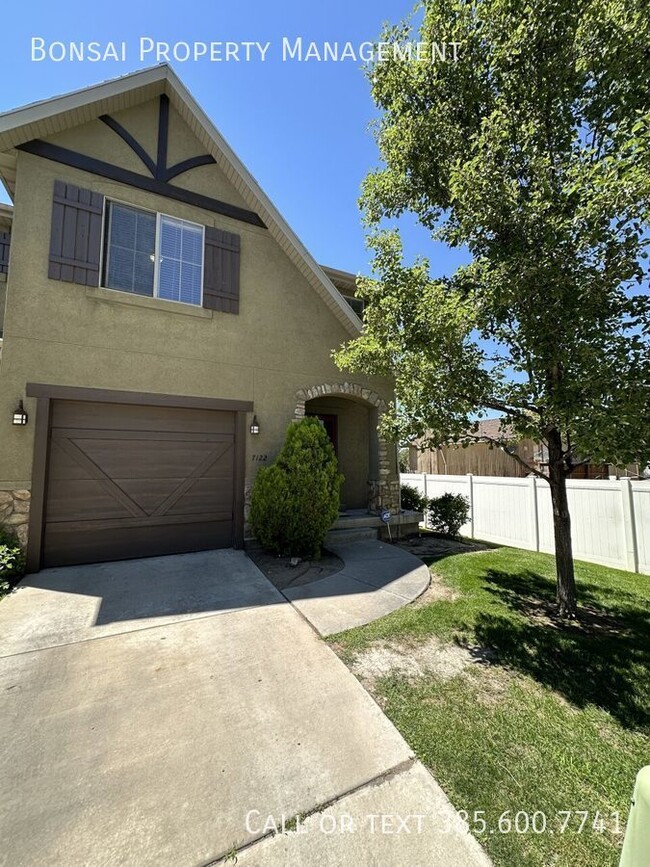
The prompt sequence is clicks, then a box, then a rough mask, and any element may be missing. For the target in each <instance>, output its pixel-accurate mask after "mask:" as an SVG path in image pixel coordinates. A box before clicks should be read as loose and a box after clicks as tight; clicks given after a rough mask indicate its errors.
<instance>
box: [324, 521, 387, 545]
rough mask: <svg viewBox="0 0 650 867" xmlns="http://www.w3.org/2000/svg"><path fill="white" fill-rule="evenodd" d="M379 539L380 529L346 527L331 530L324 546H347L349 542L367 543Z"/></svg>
mask: <svg viewBox="0 0 650 867" xmlns="http://www.w3.org/2000/svg"><path fill="white" fill-rule="evenodd" d="M335 526H336V525H335ZM378 538H379V528H378V527H345V528H343V529H339V530H336V529H334V530H330V531H329V533H328V534H327V536H325V542H324V543H323V544H324V545H325V547H326V548H327V547H328V546H329V545H346V544H347V543H348V542H366V541H368V539H378Z"/></svg>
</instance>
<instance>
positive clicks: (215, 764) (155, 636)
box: [0, 551, 488, 867]
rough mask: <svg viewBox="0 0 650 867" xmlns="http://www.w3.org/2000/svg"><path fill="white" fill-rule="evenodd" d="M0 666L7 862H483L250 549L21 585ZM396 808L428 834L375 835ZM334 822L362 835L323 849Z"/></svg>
mask: <svg viewBox="0 0 650 867" xmlns="http://www.w3.org/2000/svg"><path fill="white" fill-rule="evenodd" d="M0 657H1V658H0V696H1V697H2V701H1V708H0V731H2V739H1V740H0V781H1V782H0V786H1V792H0V840H2V845H1V847H0V863H2V864H6V865H11V867H21V865H30V867H31V865H40V864H48V865H66V867H67V865H85V867H90V865H114V864H115V865H117V864H137V865H148V864H156V865H167V864H169V865H175V867H183V865H189V867H195V865H206V864H211V863H215V862H218V861H219V860H220V859H223V858H226V857H227V856H228V854H229V853H230V852H231V851H232V850H233V848H237V849H240V850H242V851H240V853H239V858H240V863H246V864H258V863H259V864H262V863H264V864H274V863H277V864H289V863H291V864H311V863H313V864H317V863H318V864H324V863H332V864H346V863H350V864H353V863H354V864H374V863H377V864H379V863H382V864H384V865H391V864H395V865H398V864H400V865H401V864H404V863H409V864H410V865H418V864H423V865H424V864H432V863H444V864H446V865H451V867H453V865H465V864H467V865H481V864H487V863H488V861H487V859H486V858H485V856H484V855H483V853H482V851H481V850H480V849H479V847H478V845H477V844H476V843H475V841H474V840H473V838H471V837H470V836H469V835H468V834H466V833H465V832H464V830H462V829H458V828H453V829H452V830H451V832H450V831H449V829H448V828H447V829H446V830H445V831H441V830H440V829H439V828H434V824H435V822H436V821H437V820H440V821H441V822H442V823H443V825H445V826H448V825H449V819H450V817H453V811H452V810H451V807H450V805H449V803H448V801H447V800H446V798H445V797H444V795H443V794H442V792H441V790H440V789H439V787H438V786H437V784H436V783H435V781H434V780H433V779H432V778H431V777H430V775H428V773H427V772H426V771H425V770H424V768H422V766H421V765H419V764H418V763H417V762H415V761H414V759H413V756H412V754H411V751H410V749H409V747H408V746H407V745H406V743H405V742H404V740H403V739H402V738H401V736H400V735H399V734H398V732H397V731H396V730H395V729H394V727H393V726H392V724H391V723H390V722H389V721H388V720H387V719H386V717H385V716H384V715H383V714H382V712H381V711H380V709H379V708H378V706H377V705H376V704H375V703H374V701H373V700H372V699H371V698H370V696H369V695H368V694H367V693H366V692H365V690H364V689H363V688H362V687H361V685H360V684H359V683H358V681H357V680H356V679H355V678H354V677H353V676H352V674H350V672H349V671H348V670H347V669H346V668H345V666H344V665H343V664H342V663H341V662H340V660H338V658H337V657H336V656H335V654H334V653H333V652H332V651H331V650H330V649H329V648H328V647H327V645H326V644H324V643H323V642H322V640H321V639H320V638H319V637H318V636H317V635H316V633H315V632H314V631H313V629H312V627H311V626H309V625H308V624H307V622H306V621H305V620H304V619H303V618H302V617H301V615H300V614H299V613H298V612H297V611H296V610H295V609H294V608H293V607H292V606H291V605H290V604H289V603H288V602H286V600H285V599H284V598H283V597H282V596H281V595H280V594H279V593H278V592H277V591H276V590H275V589H274V588H273V587H272V586H271V584H270V583H269V582H268V581H267V580H266V579H265V578H264V577H263V576H262V574H261V573H260V572H259V571H258V569H257V568H256V567H255V566H254V565H253V563H252V562H251V561H250V560H249V559H248V558H247V557H246V556H245V555H244V554H243V553H242V552H235V551H213V552H206V553H198V554H190V555H179V556H176V557H165V558H152V559H148V560H141V561H130V562H124V563H112V564H101V565H95V566H77V567H69V568H64V569H63V568H61V569H50V570H46V571H43V572H41V573H39V574H38V575H35V576H31V577H30V578H28V579H27V580H26V581H25V582H23V584H22V585H21V587H20V588H19V589H18V590H17V591H16V592H15V593H14V594H12V595H11V596H10V597H8V598H7V599H5V600H4V601H3V602H2V603H0ZM404 811H407V812H409V813H413V812H420V813H427V814H430V816H431V822H430V823H429V822H427V823H426V828H425V831H424V833H423V832H422V830H420V832H419V833H418V834H417V835H413V834H411V835H409V836H405V835H402V836H400V837H397V836H394V835H393V834H390V833H389V834H386V833H385V832H383V831H382V832H381V833H377V828H376V827H375V828H374V829H373V830H372V832H371V830H370V828H369V826H368V819H367V816H368V814H369V813H373V814H374V813H377V814H381V815H383V814H397V815H399V814H400V812H404ZM309 813H311V814H312V816H311V817H310V820H309V822H308V821H305V822H304V823H302V822H301V821H298V822H297V823H296V821H295V817H296V816H297V815H298V814H300V815H301V816H303V815H305V814H309ZM327 814H330V815H332V814H334V815H336V816H343V815H348V814H349V815H351V816H352V817H354V821H355V822H356V825H357V826H358V827H356V829H355V830H354V831H350V830H349V822H348V831H346V835H343V833H342V832H341V834H337V835H336V839H335V840H334V839H333V838H332V837H331V836H329V835H330V834H331V832H328V830H327V828H329V824H328V825H327V827H326V829H325V830H324V829H323V828H322V827H320V822H317V818H318V817H319V816H326V815H327ZM269 817H271V819H269ZM283 817H284V819H285V822H288V823H289V828H285V829H284V830H285V832H286V833H280V834H278V835H274V834H273V831H274V830H275V828H277V829H278V830H280V831H282V828H281V825H282V819H283ZM292 817H294V821H293V822H290V821H289V820H290V819H291V818H292ZM420 824H421V823H420ZM430 824H431V827H430ZM273 826H275V827H273ZM310 828H311V831H309V829H310ZM310 833H311V838H310V836H309V834H310ZM242 847H243V849H242Z"/></svg>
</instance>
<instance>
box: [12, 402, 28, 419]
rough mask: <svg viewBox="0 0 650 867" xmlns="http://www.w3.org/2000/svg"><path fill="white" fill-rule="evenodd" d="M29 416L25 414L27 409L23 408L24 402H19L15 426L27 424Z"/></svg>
mask: <svg viewBox="0 0 650 867" xmlns="http://www.w3.org/2000/svg"><path fill="white" fill-rule="evenodd" d="M28 418H29V416H28V415H27V413H26V412H25V407H24V406H23V402H22V400H19V401H18V406H17V407H16V409H15V410H14V416H13V419H12V421H13V423H14V424H27V420H28Z"/></svg>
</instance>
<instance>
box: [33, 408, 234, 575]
mask: <svg viewBox="0 0 650 867" xmlns="http://www.w3.org/2000/svg"><path fill="white" fill-rule="evenodd" d="M235 417H236V416H235V413H234V412H220V411H215V410H205V409H184V408H179V407H168V406H140V405H131V404H113V403H91V402H86V401H74V400H54V401H53V402H52V415H51V428H50V444H49V461H48V474H47V486H46V500H45V528H44V538H43V565H44V566H59V565H65V564H72V563H92V562H96V561H100V560H119V559H125V558H130V557H148V556H155V555H158V554H171V553H181V552H186V551H199V550H206V549H210V548H223V547H229V546H230V545H232V544H233V509H234V473H235Z"/></svg>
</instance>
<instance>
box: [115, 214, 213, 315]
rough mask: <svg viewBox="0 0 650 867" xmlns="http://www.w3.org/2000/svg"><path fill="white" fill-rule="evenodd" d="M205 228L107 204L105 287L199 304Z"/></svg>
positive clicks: (167, 217) (185, 221)
mask: <svg viewBox="0 0 650 867" xmlns="http://www.w3.org/2000/svg"><path fill="white" fill-rule="evenodd" d="M203 236H204V227H203V226H201V225H199V224H198V223H190V222H188V221H187V220H179V219H178V218H177V217H170V216H167V215H166V214H157V213H154V212H152V211H145V210H142V209H140V208H134V207H132V206H131V205H126V204H123V203H122V202H116V201H108V202H107V203H106V214H105V233H104V269H103V286H104V287H105V288H106V289H117V290H119V291H120V292H131V293H133V294H136V295H149V296H150V297H153V298H163V299H165V300H166V301H180V302H181V303H183V304H194V305H198V306H201V303H202V296H203V242H204V237H203Z"/></svg>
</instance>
